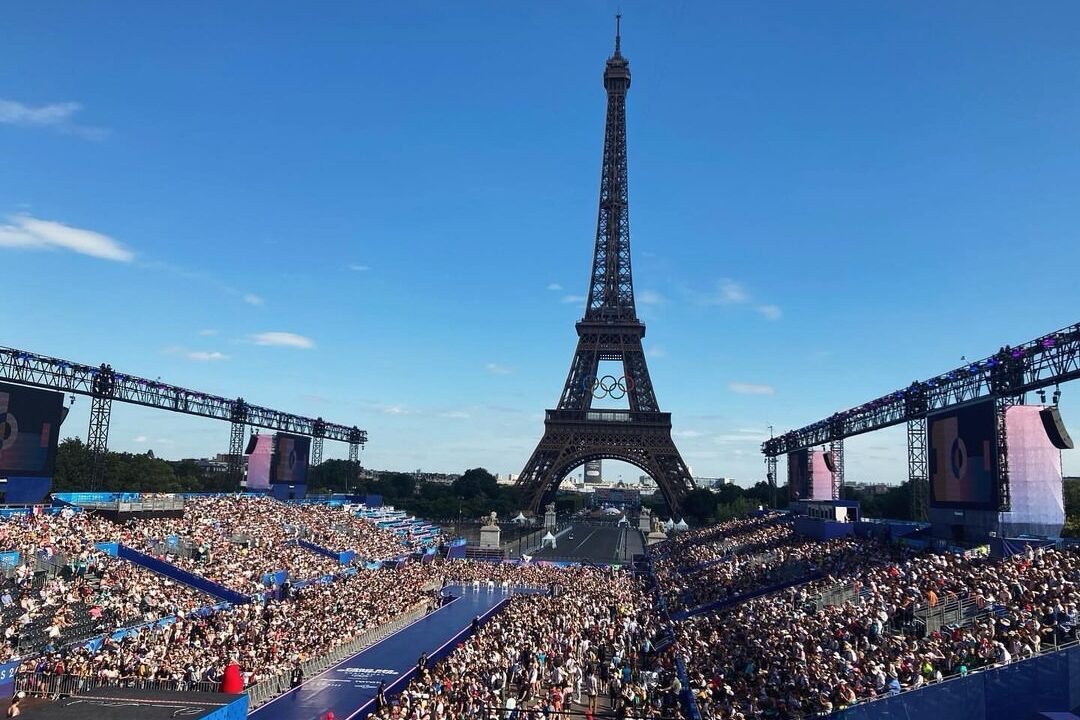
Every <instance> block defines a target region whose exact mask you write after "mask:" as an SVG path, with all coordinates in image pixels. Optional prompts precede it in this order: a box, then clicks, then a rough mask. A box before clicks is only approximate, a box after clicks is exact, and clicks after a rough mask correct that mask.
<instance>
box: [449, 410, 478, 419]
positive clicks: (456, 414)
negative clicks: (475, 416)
mask: <svg viewBox="0 0 1080 720" xmlns="http://www.w3.org/2000/svg"><path fill="white" fill-rule="evenodd" d="M442 417H444V418H449V419H451V420H468V419H469V418H471V417H472V415H470V414H469V413H467V412H465V411H464V410H451V411H450V412H444V413H442Z"/></svg>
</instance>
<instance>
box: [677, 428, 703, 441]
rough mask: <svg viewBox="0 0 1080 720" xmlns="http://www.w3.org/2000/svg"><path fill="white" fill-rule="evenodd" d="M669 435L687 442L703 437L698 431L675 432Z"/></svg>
mask: <svg viewBox="0 0 1080 720" xmlns="http://www.w3.org/2000/svg"><path fill="white" fill-rule="evenodd" d="M671 434H672V435H674V436H675V437H679V438H686V439H687V440H693V439H694V438H699V437H704V436H705V433H703V432H702V431H700V430H675V431H674V432H672V433H671Z"/></svg>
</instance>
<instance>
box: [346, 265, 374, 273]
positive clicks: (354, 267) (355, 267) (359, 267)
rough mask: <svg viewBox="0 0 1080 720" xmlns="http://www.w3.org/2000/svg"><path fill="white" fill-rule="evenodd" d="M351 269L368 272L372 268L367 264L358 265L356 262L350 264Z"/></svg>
mask: <svg viewBox="0 0 1080 720" xmlns="http://www.w3.org/2000/svg"><path fill="white" fill-rule="evenodd" d="M349 269H350V270H352V271H353V272H367V271H368V270H370V269H371V268H370V267H368V266H367V265H357V264H355V263H354V264H351V265H349Z"/></svg>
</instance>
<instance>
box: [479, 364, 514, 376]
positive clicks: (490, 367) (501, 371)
mask: <svg viewBox="0 0 1080 720" xmlns="http://www.w3.org/2000/svg"><path fill="white" fill-rule="evenodd" d="M484 369H485V370H487V371H488V372H489V373H491V374H492V375H509V374H510V373H512V372H513V370H511V369H510V368H508V367H504V366H502V365H499V364H497V363H488V364H487V367H485V368H484Z"/></svg>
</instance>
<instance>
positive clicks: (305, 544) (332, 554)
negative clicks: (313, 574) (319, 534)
mask: <svg viewBox="0 0 1080 720" xmlns="http://www.w3.org/2000/svg"><path fill="white" fill-rule="evenodd" d="M296 544H297V545H299V546H300V547H302V548H304V549H305V550H310V551H311V552H313V553H316V554H318V555H322V556H323V557H329V558H334V559H335V560H337V559H338V551H337V550H331V549H330V548H324V547H323V546H322V545H316V544H315V543H313V542H309V541H308V540H297V541H296Z"/></svg>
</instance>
